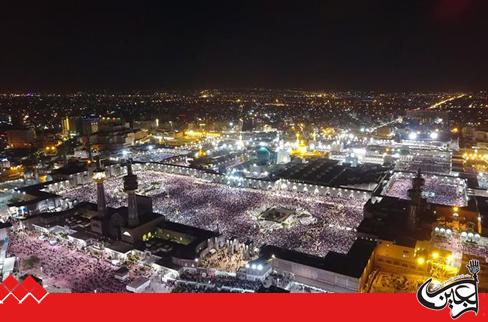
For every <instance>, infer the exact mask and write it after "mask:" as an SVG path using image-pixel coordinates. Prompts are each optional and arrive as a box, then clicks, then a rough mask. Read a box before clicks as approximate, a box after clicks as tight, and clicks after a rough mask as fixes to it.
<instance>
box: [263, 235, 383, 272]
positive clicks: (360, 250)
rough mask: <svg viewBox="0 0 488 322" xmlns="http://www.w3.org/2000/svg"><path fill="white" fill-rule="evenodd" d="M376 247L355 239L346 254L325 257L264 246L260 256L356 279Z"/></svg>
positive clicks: (334, 253) (372, 243)
mask: <svg viewBox="0 0 488 322" xmlns="http://www.w3.org/2000/svg"><path fill="white" fill-rule="evenodd" d="M375 247H376V242H372V241H368V240H364V239H356V241H355V242H354V243H353V245H352V246H351V249H350V250H349V252H348V253H347V254H340V253H336V252H329V253H328V254H327V255H326V256H325V257H318V256H313V255H309V254H305V253H301V252H297V251H293V250H289V249H285V248H281V247H277V246H270V245H267V246H264V247H262V248H261V255H262V256H265V257H268V258H270V257H272V256H273V255H274V256H275V257H276V258H280V259H284V260H287V261H290V262H295V263H299V264H303V265H306V266H310V267H315V268H318V269H323V270H326V271H330V272H334V273H338V274H342V275H346V276H351V277H355V278H358V277H360V276H361V274H362V273H363V270H364V268H365V267H366V265H367V263H368V260H369V258H370V256H371V254H372V253H373V251H374V249H375Z"/></svg>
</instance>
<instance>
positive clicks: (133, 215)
mask: <svg viewBox="0 0 488 322" xmlns="http://www.w3.org/2000/svg"><path fill="white" fill-rule="evenodd" d="M136 190H137V176H136V175H135V174H133V173H132V160H130V159H129V160H128V161H127V175H126V176H124V191H125V192H127V197H128V202H127V208H128V210H129V217H128V224H129V227H135V226H137V225H139V214H138V213H137V200H136Z"/></svg>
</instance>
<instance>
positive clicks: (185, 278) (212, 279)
mask: <svg viewBox="0 0 488 322" xmlns="http://www.w3.org/2000/svg"><path fill="white" fill-rule="evenodd" d="M182 284H183V285H185V286H186V288H188V287H189V286H193V287H194V288H197V289H198V290H199V292H201V291H202V290H204V291H205V290H208V291H210V292H214V291H225V292H229V291H231V290H234V291H235V292H239V291H241V292H244V291H254V290H257V289H258V288H260V287H261V286H262V283H261V282H260V281H248V280H242V279H238V278H236V277H235V276H231V275H229V276H225V275H214V276H209V275H206V276H202V274H201V273H200V272H189V271H186V272H183V273H182V274H181V275H180V277H179V279H178V280H177V285H182ZM173 291H174V290H173ZM176 291H178V289H176Z"/></svg>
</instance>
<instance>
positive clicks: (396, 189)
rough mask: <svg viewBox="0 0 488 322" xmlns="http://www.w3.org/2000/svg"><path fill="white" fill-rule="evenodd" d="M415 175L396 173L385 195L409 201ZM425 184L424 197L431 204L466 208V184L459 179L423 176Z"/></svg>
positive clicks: (423, 188) (386, 188) (384, 192)
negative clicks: (409, 192) (409, 191)
mask: <svg viewBox="0 0 488 322" xmlns="http://www.w3.org/2000/svg"><path fill="white" fill-rule="evenodd" d="M414 176H415V175H414V174H409V173H400V172H397V173H395V174H394V175H393V176H392V177H391V178H390V181H389V182H388V184H387V185H386V186H385V189H384V191H383V194H384V195H385V196H389V197H395V198H400V199H405V200H408V199H410V198H409V196H408V190H409V189H411V188H412V178H413V177H414ZM422 177H423V178H424V179H425V184H424V186H423V187H422V191H423V195H424V196H425V197H426V199H427V201H428V202H429V203H434V204H440V205H446V206H458V207H464V206H466V204H467V200H466V183H465V182H464V181H463V180H462V179H459V178H451V177H443V176H436V175H426V174H423V175H422Z"/></svg>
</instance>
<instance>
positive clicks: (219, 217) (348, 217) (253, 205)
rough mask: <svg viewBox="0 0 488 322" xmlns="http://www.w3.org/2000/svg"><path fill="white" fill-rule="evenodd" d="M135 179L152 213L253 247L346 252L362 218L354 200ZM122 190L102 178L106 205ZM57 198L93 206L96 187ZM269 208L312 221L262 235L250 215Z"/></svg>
mask: <svg viewBox="0 0 488 322" xmlns="http://www.w3.org/2000/svg"><path fill="white" fill-rule="evenodd" d="M135 174H136V175H137V176H138V182H139V191H138V193H140V194H144V195H148V196H151V197H152V201H153V209H154V212H156V213H160V214H162V215H164V216H165V217H166V219H167V220H170V221H175V222H178V223H182V224H186V225H190V226H194V227H198V228H201V229H206V230H211V231H218V232H219V233H221V234H223V235H224V237H226V238H228V239H233V238H237V239H238V240H239V241H240V242H252V243H254V245H255V246H256V247H259V246H261V245H265V244H267V245H275V246H279V247H284V248H288V249H292V250H296V251H301V252H304V253H308V254H312V255H318V256H325V255H326V254H327V252H329V251H336V252H341V253H346V252H347V251H348V250H349V248H350V246H351V245H352V243H353V242H354V240H355V239H356V227H357V226H358V225H359V223H360V222H361V220H362V218H363V204H364V201H363V200H359V199H354V198H348V197H331V196H315V195H312V194H308V193H300V192H285V191H275V190H266V191H265V190H255V189H244V188H236V187H229V186H226V185H223V184H217V183H212V182H208V181H204V180H202V179H198V178H194V177H190V176H182V175H174V174H168V173H163V172H158V171H152V170H144V171H136V173H135ZM122 189H123V183H122V178H121V177H111V178H107V180H106V181H105V191H106V199H107V205H108V206H111V207H115V208H117V207H120V206H126V203H127V196H126V194H125V193H124V192H123V190H122ZM63 195H64V197H67V198H69V199H72V200H77V201H90V202H96V187H95V185H94V184H89V185H85V186H82V187H77V188H74V189H71V190H68V191H65V192H64V193H63ZM270 207H284V208H288V209H295V210H297V211H301V212H307V213H309V214H310V215H311V216H313V217H314V220H309V221H306V222H304V223H303V224H296V225H293V226H282V227H279V228H276V229H272V230H270V229H266V230H265V229H263V228H262V225H260V223H259V222H258V220H256V217H255V214H256V213H257V212H259V211H262V210H265V209H268V208H270Z"/></svg>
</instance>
